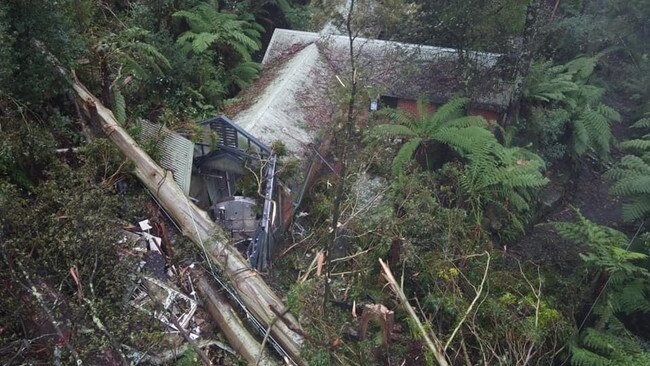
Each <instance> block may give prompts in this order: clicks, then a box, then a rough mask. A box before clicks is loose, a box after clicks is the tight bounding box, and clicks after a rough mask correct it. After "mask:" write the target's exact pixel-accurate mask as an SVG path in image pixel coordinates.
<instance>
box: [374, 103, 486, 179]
mask: <svg viewBox="0 0 650 366" xmlns="http://www.w3.org/2000/svg"><path fill="white" fill-rule="evenodd" d="M467 103H468V99H467V98H455V99H451V100H450V101H448V102H447V103H445V104H444V105H442V106H441V107H440V108H438V110H437V111H436V112H435V113H428V112H427V106H426V102H425V101H424V99H422V98H420V99H419V100H418V111H419V116H417V117H415V116H413V115H410V114H409V113H407V112H405V111H400V110H394V109H386V110H382V111H380V113H379V115H380V116H383V117H387V118H389V119H390V120H391V121H393V122H394V123H389V124H380V125H377V126H375V127H373V128H371V129H370V130H369V131H368V132H366V135H365V137H364V140H365V141H366V142H373V141H378V140H386V139H391V138H395V137H401V138H406V139H417V141H419V143H418V144H417V145H414V144H413V143H410V144H409V145H408V147H407V148H406V149H405V150H402V149H400V150H399V153H398V156H397V157H396V158H395V160H394V161H393V173H394V174H397V175H399V174H404V170H401V169H402V168H404V167H406V165H407V164H406V162H405V160H408V159H411V158H412V156H413V154H414V153H415V152H416V151H418V149H424V148H425V147H424V145H425V143H429V142H437V143H441V144H446V145H448V146H449V147H451V148H453V149H454V150H456V151H458V152H459V153H461V154H465V153H468V152H469V151H470V150H471V149H473V148H475V147H476V146H478V145H481V144H484V143H487V142H491V141H496V139H495V138H494V135H493V134H492V133H491V132H490V131H488V130H486V129H485V128H483V127H478V126H487V122H486V121H485V119H483V117H480V116H461V115H460V112H461V111H462V109H463V108H464V106H465V105H466V104H467ZM409 142H410V141H409ZM407 143H408V142H407ZM408 151H411V155H407V152H408Z"/></svg>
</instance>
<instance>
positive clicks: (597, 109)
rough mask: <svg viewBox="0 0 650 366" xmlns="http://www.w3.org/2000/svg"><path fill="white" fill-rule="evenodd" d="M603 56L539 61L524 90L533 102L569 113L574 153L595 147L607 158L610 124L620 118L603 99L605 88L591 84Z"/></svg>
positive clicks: (581, 152) (610, 133)
mask: <svg viewBox="0 0 650 366" xmlns="http://www.w3.org/2000/svg"><path fill="white" fill-rule="evenodd" d="M600 56H601V55H600V54H599V55H596V56H593V57H580V58H577V59H575V60H572V61H570V62H568V63H566V64H564V65H557V66H553V65H552V64H551V63H550V62H548V61H547V62H539V63H536V64H535V65H534V66H533V68H532V71H531V77H530V78H529V81H528V83H527V85H526V87H525V90H524V98H525V99H527V100H528V101H529V102H530V103H536V104H537V105H541V106H543V107H544V108H547V109H563V110H566V111H567V112H568V113H569V115H570V118H569V121H570V123H569V124H568V125H567V126H568V127H569V128H570V129H571V132H572V136H573V138H572V141H571V145H572V146H573V149H572V150H571V151H572V153H573V155H574V156H580V155H582V154H584V153H585V152H587V151H588V150H593V151H595V152H596V153H597V154H598V155H599V157H601V158H603V159H606V158H607V157H608V156H609V153H610V145H611V143H612V141H613V135H612V132H611V126H610V124H611V123H612V122H614V121H619V120H620V119H621V116H620V114H619V113H618V112H617V111H616V110H614V109H613V108H611V107H609V106H607V105H604V104H602V103H601V102H600V100H601V99H602V95H603V89H602V88H599V87H596V86H594V85H591V84H589V83H588V78H589V77H590V76H591V74H592V73H593V71H594V68H595V66H596V64H597V62H598V59H599V58H600Z"/></svg>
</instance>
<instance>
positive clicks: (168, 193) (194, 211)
mask: <svg viewBox="0 0 650 366" xmlns="http://www.w3.org/2000/svg"><path fill="white" fill-rule="evenodd" d="M73 76H74V75H73ZM71 83H72V88H73V89H74V91H75V93H76V96H77V98H78V99H79V100H80V103H79V104H80V107H81V109H82V110H83V111H84V113H86V115H89V116H95V117H97V118H95V120H96V121H97V122H98V123H99V124H100V125H101V128H102V130H103V131H104V133H105V134H106V136H107V137H108V138H109V139H110V140H111V141H112V142H113V143H114V144H115V145H116V146H117V147H118V148H119V149H120V150H121V151H122V153H123V154H124V155H125V156H126V157H127V158H128V159H129V160H131V161H132V162H133V163H134V165H135V169H134V173H135V175H136V176H137V177H138V178H139V179H140V181H142V183H143V184H144V185H145V186H146V187H147V188H148V189H149V190H150V191H151V193H152V194H153V195H154V196H155V197H156V198H157V199H158V201H159V202H160V204H161V205H162V206H163V207H164V208H165V209H166V210H167V211H168V212H169V214H170V215H171V216H172V217H173V218H174V220H175V221H176V223H177V224H178V225H179V227H180V228H181V229H182V230H183V234H184V235H185V236H187V237H188V238H189V239H191V240H192V241H193V242H194V243H195V244H197V245H199V246H200V247H201V248H202V249H204V250H205V251H206V253H207V255H208V256H209V257H210V259H211V260H212V261H213V263H215V264H216V265H217V266H218V267H219V269H220V270H221V271H222V272H223V274H224V275H225V277H226V280H227V281H228V282H229V283H230V284H231V285H232V287H233V288H234V290H235V291H236V292H237V294H238V295H239V297H240V298H241V301H242V303H243V304H244V305H245V306H246V307H247V308H248V310H249V311H250V312H251V313H252V314H253V316H255V318H256V319H257V320H258V321H259V322H260V323H261V324H262V325H264V326H269V324H271V323H272V321H273V319H274V318H275V315H274V313H273V310H272V309H275V310H276V311H281V312H284V311H285V310H284V309H285V307H284V305H283V304H282V302H281V301H280V298H279V297H278V296H277V295H276V294H275V293H274V292H273V290H271V288H269V286H268V285H267V284H266V283H265V282H264V280H263V279H262V278H261V277H260V275H259V274H258V273H257V272H255V271H254V270H252V269H251V268H250V266H249V265H248V263H247V262H246V260H245V259H244V258H243V257H242V255H241V254H239V252H238V251H237V250H236V249H234V248H233V247H232V246H230V245H228V239H226V237H225V234H224V233H223V231H222V230H221V229H220V228H219V227H218V226H217V225H216V224H215V223H214V222H213V221H212V220H210V218H209V217H208V215H207V214H206V213H205V212H204V211H202V210H200V209H199V208H197V207H196V206H195V205H194V204H193V203H192V202H190V201H189V199H188V198H187V197H186V196H185V195H184V194H183V192H182V191H181V190H180V188H179V187H178V185H177V184H176V183H175V182H174V179H173V176H172V173H171V172H169V171H164V170H163V169H162V168H160V166H158V165H157V164H156V163H155V162H154V161H153V160H152V159H151V157H150V156H149V155H148V154H147V153H145V152H144V151H143V150H142V149H141V148H140V147H139V146H138V144H137V143H136V142H135V141H134V140H133V139H132V138H131V136H129V135H128V134H127V133H126V131H124V129H123V128H122V127H121V126H120V125H119V124H118V122H117V121H116V119H115V117H114V116H113V113H112V112H111V111H110V110H109V109H107V108H106V107H104V105H103V104H102V103H101V102H100V101H99V100H98V99H97V98H96V97H95V96H93V95H92V94H91V93H90V92H89V91H88V90H87V89H86V88H85V87H84V85H83V84H81V83H80V82H79V80H77V78H76V77H74V79H73V80H72V82H71ZM291 329H300V326H299V324H298V322H297V321H296V319H295V318H294V317H293V316H291V315H290V314H287V316H285V317H284V319H283V321H281V322H279V321H276V322H274V323H273V324H272V325H271V335H272V336H273V338H274V339H275V340H276V341H277V342H278V343H279V344H280V345H281V346H282V348H283V349H284V350H285V351H286V352H287V354H288V355H289V356H290V357H291V358H292V360H293V361H294V362H295V363H296V364H298V365H305V362H304V360H302V358H301V357H300V347H301V345H302V343H303V337H302V336H301V335H300V334H298V333H296V332H294V331H293V330H291Z"/></svg>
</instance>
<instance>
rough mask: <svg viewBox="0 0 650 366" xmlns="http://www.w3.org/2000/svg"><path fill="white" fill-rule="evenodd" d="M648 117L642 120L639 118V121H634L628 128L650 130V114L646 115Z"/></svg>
mask: <svg viewBox="0 0 650 366" xmlns="http://www.w3.org/2000/svg"><path fill="white" fill-rule="evenodd" d="M648 116H649V117H644V118H641V119H640V120H638V121H636V122H635V123H634V124H633V125H631V126H630V127H632V128H650V114H648Z"/></svg>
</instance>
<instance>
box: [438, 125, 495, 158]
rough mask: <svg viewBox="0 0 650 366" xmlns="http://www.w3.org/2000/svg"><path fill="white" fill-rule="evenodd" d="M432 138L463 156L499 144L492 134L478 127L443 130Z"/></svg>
mask: <svg viewBox="0 0 650 366" xmlns="http://www.w3.org/2000/svg"><path fill="white" fill-rule="evenodd" d="M432 138H433V139H434V140H435V141H438V142H441V143H443V144H447V145H449V147H451V148H453V149H454V150H456V151H458V152H459V153H461V154H468V153H470V152H472V151H477V150H478V149H482V148H485V147H486V146H488V145H490V144H494V143H497V141H496V138H495V137H494V135H493V134H492V132H490V131H488V130H486V129H485V128H482V127H477V126H470V127H465V128H441V129H440V130H439V131H438V132H437V133H436V134H435V135H434V136H432Z"/></svg>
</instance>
